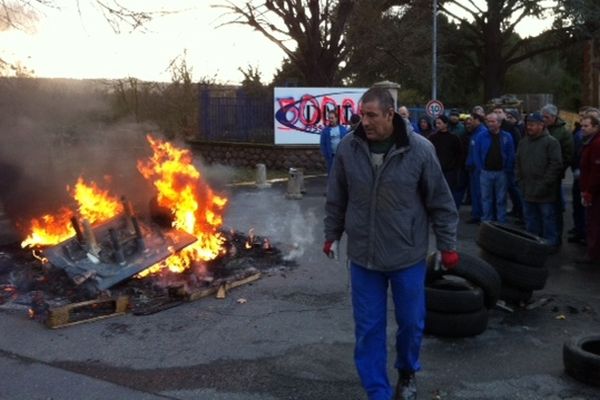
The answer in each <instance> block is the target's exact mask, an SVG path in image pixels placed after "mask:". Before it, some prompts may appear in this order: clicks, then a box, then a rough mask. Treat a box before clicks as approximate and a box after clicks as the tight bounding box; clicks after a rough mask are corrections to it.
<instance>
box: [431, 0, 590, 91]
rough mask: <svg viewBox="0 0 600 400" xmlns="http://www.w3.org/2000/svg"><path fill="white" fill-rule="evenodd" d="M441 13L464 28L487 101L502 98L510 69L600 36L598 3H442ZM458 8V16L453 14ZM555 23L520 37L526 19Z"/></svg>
mask: <svg viewBox="0 0 600 400" xmlns="http://www.w3.org/2000/svg"><path fill="white" fill-rule="evenodd" d="M440 3H441V5H440V10H441V11H442V12H444V13H445V14H446V15H448V16H449V17H451V18H453V19H455V20H456V21H458V22H459V23H460V30H461V32H462V36H463V43H461V46H457V48H459V49H460V51H461V52H463V53H465V54H467V53H468V52H473V53H474V54H475V59H474V60H473V62H474V64H475V67H476V68H477V69H478V70H479V71H480V74H481V78H482V79H483V86H484V90H483V92H484V100H485V101H487V100H489V99H490V98H492V97H497V96H499V95H500V94H501V93H502V90H503V87H504V78H505V76H506V72H507V71H508V69H509V68H510V67H511V66H513V65H515V64H517V63H520V62H521V61H524V60H527V59H530V58H532V57H534V56H536V55H538V54H541V53H544V52H549V51H553V50H557V49H560V48H561V47H564V46H566V45H568V44H572V43H575V42H577V41H579V40H582V38H584V37H585V36H586V35H589V34H590V33H592V32H594V31H597V29H598V26H597V24H596V23H595V22H594V21H595V20H597V18H598V15H599V14H600V10H599V8H598V6H597V4H596V2H595V0H557V1H555V2H553V4H550V3H543V2H540V1H538V0H486V1H485V2H484V3H483V4H482V2H477V1H474V0H441V2H440ZM450 5H454V6H455V9H456V10H457V11H453V10H451V9H450V7H449V6H450ZM551 16H554V17H555V23H554V25H553V26H552V27H551V28H550V29H548V30H546V31H544V32H542V33H541V34H540V35H538V36H536V37H525V38H523V37H520V36H519V35H518V34H516V32H515V29H516V27H517V25H518V24H519V23H520V22H522V21H523V20H524V19H525V18H527V17H533V18H538V19H542V18H544V17H551Z"/></svg>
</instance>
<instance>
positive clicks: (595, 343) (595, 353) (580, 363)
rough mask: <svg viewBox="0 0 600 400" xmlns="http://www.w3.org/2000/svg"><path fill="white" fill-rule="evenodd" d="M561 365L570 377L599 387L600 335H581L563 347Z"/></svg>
mask: <svg viewBox="0 0 600 400" xmlns="http://www.w3.org/2000/svg"><path fill="white" fill-rule="evenodd" d="M563 364H564V366H565V371H566V372H567V374H569V375H570V376H571V377H573V378H575V379H577V380H578V381H580V382H584V383H587V384H589V385H594V386H600V335H582V336H576V337H573V338H571V339H570V340H568V341H566V342H565V344H564V345H563Z"/></svg>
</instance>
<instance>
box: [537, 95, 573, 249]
mask: <svg viewBox="0 0 600 400" xmlns="http://www.w3.org/2000/svg"><path fill="white" fill-rule="evenodd" d="M541 114H542V118H543V119H544V125H545V126H546V129H548V132H549V133H550V136H552V137H553V138H555V139H556V140H558V143H559V144H560V153H561V156H562V170H563V173H562V176H561V179H564V177H565V171H566V170H567V168H569V166H570V165H571V160H572V159H573V152H574V144H573V136H572V135H571V133H570V132H569V130H568V129H567V124H566V122H565V121H563V120H562V119H561V118H560V117H559V116H558V107H556V106H555V105H554V104H546V105H545V106H544V107H542V109H541ZM559 190H560V195H559V197H558V201H557V202H556V218H557V220H556V222H557V228H558V240H559V244H561V243H562V233H563V212H564V211H565V198H564V196H563V193H562V188H561V187H559Z"/></svg>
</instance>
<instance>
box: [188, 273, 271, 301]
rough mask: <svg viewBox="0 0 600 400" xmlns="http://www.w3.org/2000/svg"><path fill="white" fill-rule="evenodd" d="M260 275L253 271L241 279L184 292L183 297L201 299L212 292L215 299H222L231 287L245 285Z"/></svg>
mask: <svg viewBox="0 0 600 400" xmlns="http://www.w3.org/2000/svg"><path fill="white" fill-rule="evenodd" d="M260 277H261V273H260V272H255V273H253V274H251V275H248V276H245V277H243V278H241V279H237V280H224V281H223V282H220V283H216V284H214V285H213V286H211V287H209V288H206V289H200V290H196V291H193V292H189V293H185V294H184V295H183V297H184V298H185V300H186V301H195V300H198V299H201V298H203V297H207V296H212V295H213V294H214V295H215V296H216V298H217V299H224V298H225V297H227V293H228V292H229V291H230V290H231V289H233V288H236V287H238V286H242V285H245V284H247V283H250V282H254V281H255V280H257V279H259V278H260Z"/></svg>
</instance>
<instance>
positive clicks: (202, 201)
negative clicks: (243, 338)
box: [137, 136, 227, 277]
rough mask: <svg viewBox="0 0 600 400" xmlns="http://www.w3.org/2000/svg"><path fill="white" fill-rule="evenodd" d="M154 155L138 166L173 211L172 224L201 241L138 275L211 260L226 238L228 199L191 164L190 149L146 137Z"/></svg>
mask: <svg viewBox="0 0 600 400" xmlns="http://www.w3.org/2000/svg"><path fill="white" fill-rule="evenodd" d="M147 139H148V142H149V143H150V146H151V147H152V150H153V152H154V154H153V155H152V156H151V157H150V158H149V159H148V160H146V161H138V163H137V167H138V170H139V171H140V173H141V174H142V175H143V176H144V178H146V179H148V180H150V181H151V182H152V184H153V185H154V187H155V188H156V190H157V192H158V193H157V202H158V205H159V206H161V207H165V208H167V209H169V210H170V211H171V214H172V216H173V227H174V228H177V229H181V230H183V231H185V232H187V233H189V234H192V235H194V236H195V237H196V238H197V239H198V240H197V241H196V242H194V243H193V244H192V245H190V246H188V247H186V248H185V249H183V250H182V251H181V252H179V253H173V254H172V255H171V256H169V257H168V258H167V259H166V260H164V261H162V262H161V263H159V264H157V265H154V266H152V267H150V268H148V269H146V270H144V271H142V272H141V273H140V274H138V277H144V276H146V275H149V274H152V273H155V272H157V271H160V270H161V269H163V268H165V267H168V268H169V270H171V271H173V272H182V271H184V270H185V269H187V268H189V266H190V265H191V263H192V262H193V261H208V260H212V259H214V258H216V257H217V256H219V255H220V254H223V253H224V252H225V248H224V246H223V242H224V241H225V239H224V237H223V236H222V235H221V233H220V232H218V230H219V228H220V227H221V225H222V224H223V217H222V213H223V210H224V208H225V205H226V204H227V199H226V198H224V197H219V196H217V195H215V194H214V193H213V191H212V189H211V188H210V187H209V186H208V185H207V184H206V182H204V180H203V179H202V176H201V174H200V172H199V171H198V169H196V167H195V166H194V165H193V163H192V155H191V152H190V151H189V150H185V149H179V148H177V147H175V146H173V145H172V144H171V143H169V142H164V141H161V140H157V139H154V138H152V137H151V136H147Z"/></svg>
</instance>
